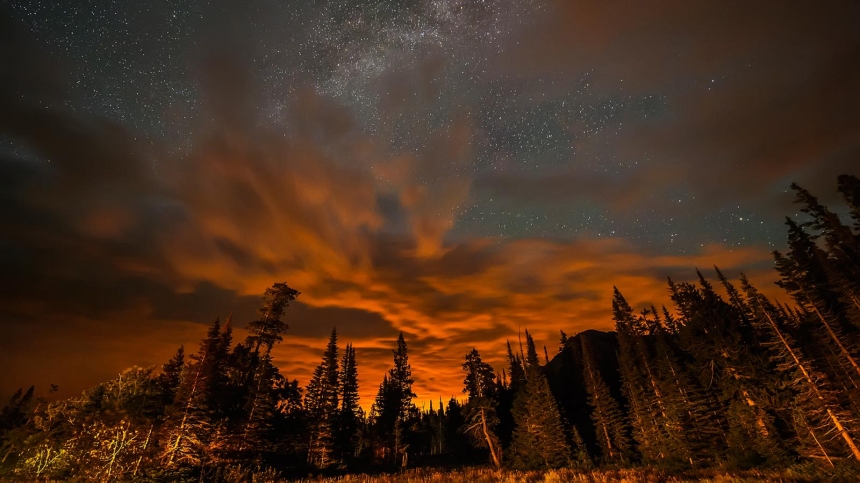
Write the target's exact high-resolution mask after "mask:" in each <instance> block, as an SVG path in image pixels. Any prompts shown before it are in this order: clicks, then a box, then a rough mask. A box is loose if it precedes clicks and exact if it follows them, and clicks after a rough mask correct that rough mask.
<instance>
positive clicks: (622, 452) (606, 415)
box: [580, 336, 631, 462]
mask: <svg viewBox="0 0 860 483" xmlns="http://www.w3.org/2000/svg"><path fill="white" fill-rule="evenodd" d="M580 344H581V346H582V362H583V367H582V371H583V380H584V382H585V390H586V393H587V394H588V404H589V405H590V406H591V420H592V421H593V422H594V426H595V429H596V431H595V432H596V435H597V443H598V446H599V447H600V451H601V454H602V456H603V459H604V461H607V462H612V461H625V460H627V459H628V458H629V456H630V450H631V448H630V441H629V438H628V437H627V428H626V424H625V421H624V414H623V413H622V412H621V408H620V407H619V405H618V401H616V400H615V398H614V397H613V396H612V394H611V393H610V392H609V387H608V386H607V385H606V382H605V381H604V379H603V375H601V374H600V370H599V369H598V367H597V365H596V364H595V362H594V357H593V356H592V354H591V351H590V350H589V348H588V346H587V344H586V341H585V337H584V336H580Z"/></svg>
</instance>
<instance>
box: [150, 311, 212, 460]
mask: <svg viewBox="0 0 860 483" xmlns="http://www.w3.org/2000/svg"><path fill="white" fill-rule="evenodd" d="M225 333H226V331H225V332H224V333H222V331H221V322H220V321H219V320H217V319H216V320H215V322H214V323H213V324H212V325H211V326H210V327H209V331H208V333H207V335H206V338H205V339H203V340H202V341H201V342H200V348H199V349H198V351H197V354H194V355H192V356H191V359H192V362H191V363H190V364H188V365H186V366H185V367H186V369H185V371H184V372H183V377H182V382H181V383H180V385H179V388H178V390H177V395H176V407H175V409H174V411H173V413H172V414H170V415H169V418H168V421H167V424H166V428H167V438H166V442H165V447H164V457H163V459H164V461H165V463H166V464H167V465H168V466H170V465H174V464H176V463H178V462H185V463H190V464H192V465H197V464H200V462H201V461H202V460H203V458H205V457H206V453H207V452H208V451H210V450H211V449H212V448H211V445H212V444H213V443H215V440H214V438H213V436H214V435H215V429H216V427H215V425H216V423H217V421H218V415H219V414H218V405H217V401H216V397H217V394H218V392H219V390H220V389H221V387H222V385H223V383H224V376H225V365H224V362H225V361H226V360H227V354H226V348H225V347H224V336H225Z"/></svg>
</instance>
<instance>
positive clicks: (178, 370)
mask: <svg viewBox="0 0 860 483" xmlns="http://www.w3.org/2000/svg"><path fill="white" fill-rule="evenodd" d="M184 365H185V347H184V346H179V349H177V350H176V354H175V355H174V356H173V357H172V358H171V359H170V360H169V361H167V363H166V364H164V365H163V366H161V374H159V376H158V385H159V387H160V389H161V392H162V394H163V401H164V405H165V406H166V405H168V404H170V403H172V402H173V399H174V398H175V397H176V390H177V389H178V388H179V383H180V382H182V369H183V367H184Z"/></svg>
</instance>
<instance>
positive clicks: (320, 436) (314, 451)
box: [305, 329, 340, 468]
mask: <svg viewBox="0 0 860 483" xmlns="http://www.w3.org/2000/svg"><path fill="white" fill-rule="evenodd" d="M337 353H338V348H337V330H336V329H332V331H331V337H330V338H329V342H328V346H327V347H326V351H325V354H324V355H323V360H322V362H321V363H320V365H319V366H317V369H316V370H315V371H314V376H313V379H311V382H310V384H308V389H307V396H306V397H305V409H306V411H307V413H308V417H309V421H310V427H309V432H310V434H309V437H310V442H309V444H308V463H310V464H311V465H314V466H317V467H320V468H325V467H327V466H329V465H331V464H333V463H335V462H336V461H335V444H336V431H337V422H338V419H339V418H338V415H339V414H338V399H339V393H340V372H339V368H338V354H337Z"/></svg>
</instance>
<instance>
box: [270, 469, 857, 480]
mask: <svg viewBox="0 0 860 483" xmlns="http://www.w3.org/2000/svg"><path fill="white" fill-rule="evenodd" d="M803 470H804V471H798V470H791V469H789V470H785V471H774V472H764V471H745V472H738V473H733V474H729V473H725V474H721V473H718V472H717V471H716V470H702V471H691V472H687V473H684V474H680V475H679V474H669V473H666V472H663V471H660V470H656V469H648V468H638V469H618V470H594V471H579V470H572V469H559V470H550V471H515V470H494V469H488V468H465V469H459V470H450V471H440V470H434V469H415V470H409V471H405V472H403V473H397V474H388V475H361V474H359V475H346V476H341V477H333V478H332V477H330V478H310V479H302V480H299V481H301V482H302V483H311V482H314V483H567V482H571V483H664V482H665V483H688V482H690V483H692V482H710V483H759V482H785V483H806V482H814V481H846V482H847V481H857V478H858V477H857V475H856V474H851V475H847V474H846V475H839V474H833V473H828V474H817V473H816V472H814V471H813V472H809V471H806V469H805V468H804V469H803ZM256 481H260V482H262V481H265V480H255V482H256Z"/></svg>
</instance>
